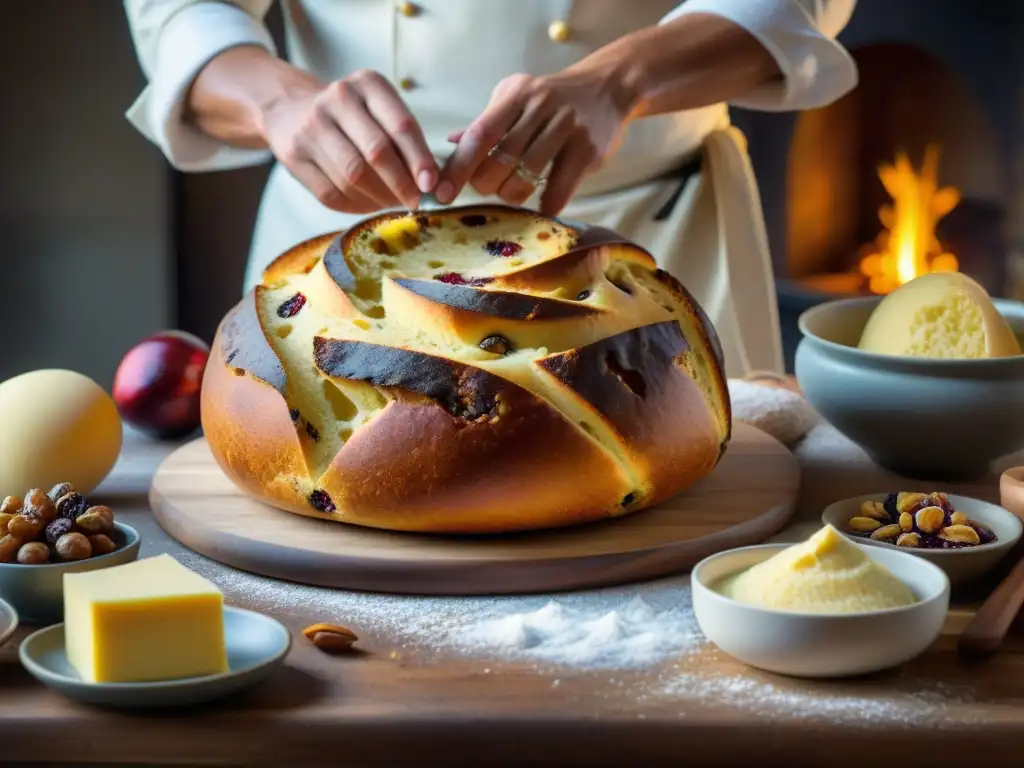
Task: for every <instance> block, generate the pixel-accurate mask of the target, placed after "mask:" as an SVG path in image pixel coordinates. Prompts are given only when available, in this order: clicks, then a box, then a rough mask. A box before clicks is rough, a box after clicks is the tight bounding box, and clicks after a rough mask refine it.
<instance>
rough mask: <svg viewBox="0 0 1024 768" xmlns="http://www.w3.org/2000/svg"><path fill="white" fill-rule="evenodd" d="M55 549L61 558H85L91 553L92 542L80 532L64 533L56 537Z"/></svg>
mask: <svg viewBox="0 0 1024 768" xmlns="http://www.w3.org/2000/svg"><path fill="white" fill-rule="evenodd" d="M56 549H57V555H58V556H59V557H60V559H61V560H85V559H86V558H87V557H90V556H91V555H92V544H90V543H89V540H88V539H87V538H85V536H84V535H83V534H81V533H65V534H64V535H63V536H61V537H60V538H59V539H57V547H56Z"/></svg>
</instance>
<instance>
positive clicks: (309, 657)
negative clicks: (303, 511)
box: [0, 435, 1024, 766]
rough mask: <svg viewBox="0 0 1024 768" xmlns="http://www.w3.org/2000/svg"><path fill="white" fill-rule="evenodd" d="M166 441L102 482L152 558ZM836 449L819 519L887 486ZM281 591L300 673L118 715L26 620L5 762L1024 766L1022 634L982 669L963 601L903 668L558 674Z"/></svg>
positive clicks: (134, 450) (141, 447)
mask: <svg viewBox="0 0 1024 768" xmlns="http://www.w3.org/2000/svg"><path fill="white" fill-rule="evenodd" d="M826 437H827V436H826ZM818 439H819V440H821V439H823V438H822V436H821V435H819V436H818ZM826 442H827V441H826ZM823 445H824V443H823ZM171 447H173V446H161V445H158V444H155V443H152V442H149V441H146V440H144V439H142V438H140V437H138V436H135V435H129V437H128V440H127V442H126V446H125V449H124V453H123V457H122V461H121V463H120V464H119V465H118V467H117V468H116V470H115V472H114V473H113V475H112V476H111V477H110V478H109V479H108V481H107V482H106V483H105V484H104V486H103V487H102V488H101V489H100V492H98V494H97V497H99V496H102V498H103V500H104V503H108V504H110V505H111V506H112V507H114V509H115V511H116V513H117V514H118V516H119V517H120V518H121V519H123V520H125V521H127V522H129V523H130V524H132V525H134V526H136V527H138V528H139V529H140V531H141V532H142V535H143V539H144V547H143V556H145V555H149V554H154V553H156V552H161V551H171V552H176V553H181V552H182V550H181V549H180V548H177V545H176V544H175V543H174V542H171V541H170V540H169V539H168V537H166V535H165V534H163V533H162V531H160V529H159V528H158V527H157V526H156V524H155V523H154V522H153V520H152V518H151V516H150V513H149V510H148V506H147V501H146V496H147V491H148V484H149V479H150V477H151V475H152V473H153V471H154V469H155V467H156V465H157V463H158V462H159V460H160V459H161V458H162V457H163V456H164V455H165V454H166V453H167V452H168V451H169V450H170V449H171ZM798 453H799V452H798ZM823 453H827V450H826V449H824V448H819V450H818V451H817V452H815V453H814V454H813V456H814V457H817V458H815V459H813V460H811V459H808V460H807V462H806V463H807V466H808V467H809V469H810V470H811V472H809V473H808V475H807V483H808V494H806V497H807V499H808V501H807V502H806V505H807V514H808V515H809V516H811V517H813V511H814V509H815V508H819V507H818V505H819V504H820V502H821V498H819V497H822V498H825V499H826V500H827V499H828V498H829V497H831V498H839V497H841V496H842V495H852V494H853V493H861V492H865V491H870V490H874V488H873V487H872V483H875V484H877V483H878V482H879V479H878V477H877V476H870V470H869V469H865V468H864V467H860V469H858V468H857V467H856V466H853V468H852V469H850V471H848V472H845V473H844V472H842V471H841V470H842V467H829V466H827V462H826V461H825V460H824V459H822V458H821V456H822V455H823ZM816 461H817V464H815V462H816ZM853 464H854V465H856V462H853ZM848 469H849V468H848ZM857 472H861V473H862V475H861V476H858V475H857ZM816 478H818V479H816ZM957 490H960V491H970V492H972V493H973V495H977V496H984V497H986V498H990V499H991V498H994V496H995V493H996V485H995V481H994V479H991V478H990V479H989V480H987V481H985V482H983V483H980V484H977V485H975V486H971V487H962V488H959V489H957ZM185 554H188V555H189V557H190V558H191V559H190V560H189V562H190V563H192V564H195V563H197V562H201V559H199V558H197V556H195V555H194V554H190V553H185ZM207 562H208V561H207ZM210 567H211V568H213V564H210ZM217 568H221V567H220V566H217ZM213 573H220V574H222V576H221V577H220V578H221V579H222V580H223V579H227V580H229V581H230V584H231V587H232V589H231V590H228V591H226V594H228V596H229V602H232V603H236V604H256V605H259V604H261V603H260V602H259V600H260V599H263V600H264V602H263V603H262V604H264V605H266V604H267V602H266V599H264V597H265V594H266V593H267V592H266V590H267V588H266V587H265V586H260V587H257V586H253V587H252V588H251V590H250V588H249V587H246V586H245V585H246V583H247V582H246V581H245V579H246V578H248V577H246V576H240V575H238V574H234V575H228V576H224V574H226V573H227V571H226V570H225V569H222V568H221V570H219V571H214V572H213ZM212 577H213V578H215V579H217V578H218V577H217V576H216V575H214V576H212ZM254 583H255V582H254ZM685 585H686V577H685V576H681V577H675V578H673V579H668V580H664V581H663V582H659V584H657V585H654V586H653V587H652V586H651V585H647V586H646V587H645V589H647V590H661V591H662V592H663V593H666V594H668V595H669V596H671V595H672V594H673V592H672V590H677V591H679V592H682V591H683V590H684V589H685ZM637 589H639V587H637ZM250 591H251V594H249V592H250ZM620 592H622V593H623V594H627V595H628V592H629V590H628V589H627V590H620ZM284 594H285V597H284V598H282V597H280V596H279V597H278V598H274V599H276V601H277V602H276V603H274V602H273V600H271V603H272V605H271V607H270V608H267V609H265V610H267V612H268V613H272V614H275V615H277V616H278V618H280V619H281V620H282V621H284V622H285V623H286V624H287V625H288V626H289V628H290V629H291V630H293V632H294V637H295V643H294V645H293V648H292V651H291V653H290V655H289V657H288V659H287V662H286V665H285V666H284V667H282V668H280V669H278V670H277V671H276V672H275V674H274V675H273V676H272V678H271V679H270V680H269V681H268V682H267V683H266V684H264V685H262V686H260V687H259V688H257V689H255V690H251V691H249V692H246V693H243V694H240V695H239V696H237V697H235V698H233V699H230V700H226V701H223V702H220V703H217V704H214V705H209V706H206V707H203V708H199V709H191V710H189V711H176V712H166V711H165V712H160V713H149V714H145V713H142V714H137V713H126V712H112V711H104V710H100V709H95V708H90V707H86V706H82V705H78V704H76V703H74V702H71V701H69V700H67V699H64V698H62V697H61V696H60V695H59V694H56V693H54V692H52V691H50V690H48V689H47V688H44V687H43V686H41V685H39V684H37V683H36V682H35V681H34V680H33V679H32V678H31V677H29V675H28V674H27V673H26V672H25V671H24V670H23V669H22V668H21V666H20V665H19V663H18V661H17V656H16V646H17V642H16V641H17V640H18V639H20V638H21V637H24V635H25V634H26V632H25V631H21V632H20V633H19V635H18V636H16V638H15V641H12V642H11V643H9V644H8V645H7V647H5V648H3V649H0V764H4V765H17V764H22V763H34V764H39V763H45V764H72V763H86V762H92V763H100V764H107V765H109V764H115V763H130V764H133V765H149V764H171V763H177V764H187V765H207V764H235V765H243V764H245V765H272V766H287V765H300V764H301V765H346V766H347V765H395V764H405V763H408V764H415V765H432V764H435V763H437V764H442V763H443V764H452V763H454V764H473V765H476V764H513V763H514V764H516V765H542V764H549V765H577V764H589V765H623V766H634V765H635V766H654V765H661V764H666V765H667V764H671V765H684V764H695V765H741V764H742V765H755V764H756V765H765V764H767V765H773V764H783V763H785V764H787V765H830V766H832V765H845V764H858V765H860V764H863V763H866V762H876V763H880V764H890V763H895V761H896V760H899V761H900V763H901V764H908V765H914V764H923V763H927V764H929V765H933V766H934V765H970V766H979V765H1002V764H1005V765H1011V764H1013V765H1016V764H1019V763H1020V759H1019V750H1020V745H1021V743H1022V740H1024V708H1022V707H1021V706H1020V705H1021V704H1022V703H1024V655H1021V653H1020V652H1019V649H1020V648H1021V647H1024V646H1020V645H1019V644H1018V643H1017V642H1016V640H1015V641H1014V642H1013V643H1012V644H1011V646H1010V647H1009V648H1008V649H1007V650H1006V651H1005V652H1004V653H1002V654H1001V655H1000V656H998V657H996V658H994V659H992V660H990V661H988V662H986V663H984V664H982V665H968V664H966V663H963V662H961V661H959V660H958V659H957V657H956V655H955V653H954V652H953V643H954V640H955V634H956V631H957V628H958V627H959V626H962V624H963V621H964V620H965V618H966V615H967V614H966V613H965V612H963V611H957V612H954V614H952V615H951V618H950V622H949V626H948V628H947V629H948V632H947V634H945V635H944V636H943V637H942V638H941V639H940V641H939V642H938V643H937V644H936V646H935V647H934V648H933V649H932V650H931V651H930V652H929V653H927V654H925V655H924V656H923V657H922V658H920V659H918V660H916V661H914V662H913V663H911V664H909V665H907V666H906V667H904V668H902V669H900V670H897V671H894V672H891V673H887V674H882V675H878V676H874V677H872V678H869V679H861V680H856V681H850V682H843V683H809V682H801V681H794V680H787V679H785V678H781V677H775V676H772V675H767V674H759V673H756V672H754V671H751V670H748V669H746V668H744V667H743V666H742V665H739V664H736V663H735V662H732V661H731V660H729V659H728V658H726V657H724V656H722V655H721V654H719V653H717V652H716V651H715V650H714V649H713V648H709V647H706V646H704V647H702V648H700V649H698V650H696V651H691V652H687V653H686V654H683V655H680V656H679V657H677V658H673V659H669V660H668V661H664V662H661V663H659V664H658V665H656V666H652V667H648V668H644V669H640V670H625V671H624V670H607V669H606V670H601V669H596V670H595V669H579V668H570V669H555V668H551V667H544V666H538V665H536V664H531V663H526V662H511V661H508V660H502V659H498V658H480V657H479V656H477V657H472V656H469V655H467V654H465V653H461V654H460V653H455V652H447V653H446V652H443V651H438V650H437V649H436V648H429V647H427V646H428V645H429V644H427V645H425V646H424V647H422V648H420V647H417V645H416V644H415V643H410V642H407V641H405V640H399V639H398V638H397V637H396V636H395V635H394V633H393V632H392V631H391V630H386V631H385V630H382V629H381V628H380V627H378V626H375V625H374V623H373V622H371V621H364V622H362V623H361V624H360V625H358V626H353V628H354V629H356V631H357V632H358V634H359V635H360V646H361V647H362V649H363V651H362V653H360V654H357V655H351V656H346V657H331V656H327V655H324V654H323V653H321V652H320V651H318V650H316V649H315V648H313V647H312V645H311V644H310V643H308V642H306V641H305V640H304V639H303V638H302V637H301V635H299V630H300V629H301V628H302V626H305V625H306V624H309V623H312V622H314V621H322V620H341V619H343V618H344V617H339V616H330V617H325V616H324V615H323V612H324V608H323V605H325V604H326V603H323V602H321V603H319V604H318V602H317V600H315V599H313V600H305V599H302V600H292V601H289V600H288V599H287V594H288V593H287V592H285V593H284ZM260 595H263V596H264V597H260ZM351 599H352V600H359V599H362V598H361V596H357V595H352V596H351ZM366 599H367V600H372V599H374V598H371V597H369V596H367V597H366ZM288 603H297V604H288ZM274 606H276V607H274ZM387 626H389V627H393V626H394V622H391V623H390V624H388V625H387Z"/></svg>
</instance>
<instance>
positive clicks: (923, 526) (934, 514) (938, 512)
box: [914, 507, 946, 533]
mask: <svg viewBox="0 0 1024 768" xmlns="http://www.w3.org/2000/svg"><path fill="white" fill-rule="evenodd" d="M914 522H916V523H917V529H918V530H919V531H921V532H922V533H937V532H938V530H939V529H940V528H941V527H942V524H943V523H944V522H946V513H945V512H944V511H943V509H942V507H922V508H921V509H919V510H917V514H916V515H914Z"/></svg>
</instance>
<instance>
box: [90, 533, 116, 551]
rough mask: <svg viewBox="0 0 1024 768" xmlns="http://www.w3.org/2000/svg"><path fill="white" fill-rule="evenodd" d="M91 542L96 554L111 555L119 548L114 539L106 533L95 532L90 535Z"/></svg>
mask: <svg viewBox="0 0 1024 768" xmlns="http://www.w3.org/2000/svg"><path fill="white" fill-rule="evenodd" d="M89 543H90V544H91V545H92V553H93V554H94V555H109V554H110V553H111V552H113V551H114V550H115V549H117V545H116V544H115V543H114V541H113V539H111V538H110V537H109V536H107V535H106V534H105V533H95V534H93V535H92V536H90V537H89Z"/></svg>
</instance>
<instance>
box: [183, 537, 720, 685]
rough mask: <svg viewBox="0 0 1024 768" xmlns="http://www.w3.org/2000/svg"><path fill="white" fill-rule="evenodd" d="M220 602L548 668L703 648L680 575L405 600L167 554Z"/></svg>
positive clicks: (623, 663)
mask: <svg viewBox="0 0 1024 768" xmlns="http://www.w3.org/2000/svg"><path fill="white" fill-rule="evenodd" d="M174 554H175V556H176V557H178V558H179V559H180V560H181V561H182V562H183V563H184V564H185V565H187V566H189V567H190V568H192V569H193V570H196V571H198V572H200V573H202V574H203V575H204V576H206V577H207V578H209V579H210V580H211V581H213V582H214V583H215V584H217V586H219V587H220V588H221V590H222V591H223V592H224V595H225V597H226V598H227V600H228V602H229V603H230V604H232V605H237V606H239V607H242V608H250V609H252V610H258V611H262V612H264V613H268V614H270V615H272V616H275V617H277V618H279V619H281V620H283V621H285V622H286V623H292V624H295V625H305V624H309V623H312V622H313V621H328V622H334V623H339V624H344V625H346V626H348V627H350V628H351V629H352V630H353V631H354V632H356V634H363V633H365V634H372V635H374V636H377V637H381V638H384V639H385V640H386V641H388V642H389V644H394V645H399V646H402V647H406V648H409V649H410V650H411V649H416V650H419V651H426V652H434V653H440V652H445V651H447V652H449V653H452V652H454V653H458V654H459V655H463V656H469V657H486V658H490V659H495V660H496V661H502V660H504V661H535V662H544V663H546V664H547V665H549V666H566V667H588V668H633V667H644V666H650V665H653V664H656V663H658V662H660V661H664V660H666V659H668V658H672V657H679V656H681V655H684V654H686V653H688V652H692V650H693V649H695V648H696V647H698V646H700V645H701V644H702V643H703V642H704V640H703V637H702V635H701V634H700V631H699V629H698V628H697V622H696V620H695V619H694V618H693V608H692V605H691V602H690V584H689V576H688V575H687V576H681V577H675V578H673V579H667V580H660V581H658V582H651V583H650V584H646V585H640V586H633V587H620V588H611V589H602V590H595V591H591V592H580V593H573V594H564V595H558V596H550V595H549V596H543V595H542V596H528V597H522V596H515V597H451V598H447V597H407V596H401V595H379V594H367V593H360V592H347V591H342V590H331V589H321V588H318V587H307V586H304V585H301V584H293V583H290V582H283V581H276V580H274V579H268V578H264V577H261V576H254V575H253V574H249V573H244V572H242V571H236V570H234V569H231V568H227V567H225V566H222V565H219V564H217V563H213V562H211V561H210V560H208V559H206V558H205V557H202V556H199V555H196V554H194V553H192V552H188V551H180V552H175V553H174Z"/></svg>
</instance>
